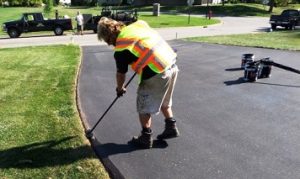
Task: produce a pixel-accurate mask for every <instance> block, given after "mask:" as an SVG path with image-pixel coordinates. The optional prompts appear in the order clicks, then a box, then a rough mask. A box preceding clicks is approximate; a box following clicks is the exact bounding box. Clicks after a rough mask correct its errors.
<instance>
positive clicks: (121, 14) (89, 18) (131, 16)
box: [82, 7, 138, 33]
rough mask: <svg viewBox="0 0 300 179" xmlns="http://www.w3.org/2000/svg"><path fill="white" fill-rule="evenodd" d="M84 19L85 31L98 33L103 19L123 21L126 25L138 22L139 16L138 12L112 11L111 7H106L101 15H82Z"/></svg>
mask: <svg viewBox="0 0 300 179" xmlns="http://www.w3.org/2000/svg"><path fill="white" fill-rule="evenodd" d="M82 15H83V19H84V26H83V28H84V30H93V31H94V32H95V33H97V24H98V22H99V20H100V19H101V18H102V17H109V18H112V19H114V20H117V21H122V22H124V23H125V24H126V25H128V24H130V23H133V22H135V21H137V19H138V14H137V11H136V10H131V11H118V10H114V11H113V10H111V9H110V8H109V7H104V8H103V9H102V10H101V13H100V15H97V16H93V15H92V14H82Z"/></svg>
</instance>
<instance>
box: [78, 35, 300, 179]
mask: <svg viewBox="0 0 300 179" xmlns="http://www.w3.org/2000/svg"><path fill="white" fill-rule="evenodd" d="M170 43H171V44H172V46H173V47H175V48H176V49H178V61H177V64H178V66H179V69H180V72H179V76H178V82H177V86H176V88H175V93H174V107H173V108H174V112H175V117H176V119H177V121H178V127H179V130H180V132H181V136H180V137H178V138H175V139H170V140H166V141H165V143H156V145H154V148H152V149H148V150H138V149H136V148H135V147H133V146H130V145H128V144H127V142H128V141H129V140H130V139H131V138H132V136H133V135H138V134H139V133H140V130H141V129H140V125H139V122H138V119H137V118H138V116H137V113H136V109H135V103H136V102H135V97H136V88H137V79H135V80H134V81H132V82H131V84H130V85H129V87H128V88H127V93H126V94H125V96H124V97H122V98H120V99H119V100H118V101H117V102H116V103H115V105H114V106H113V107H112V109H111V110H110V111H109V112H108V113H107V115H106V116H105V117H104V119H103V120H102V121H101V123H100V124H99V126H98V127H97V128H96V130H95V131H94V135H95V136H96V138H97V142H96V143H95V145H94V147H95V149H96V151H97V153H98V155H99V156H100V158H101V159H102V161H104V164H105V165H106V166H107V167H108V169H109V170H110V171H111V172H112V176H113V178H128V179H129V178H130V179H140V178H162V179H166V178H172V179H182V178H189V179H199V178H205V179H233V178H237V179H248V178H264V179H291V178H300V170H299V168H300V153H299V151H300V143H299V141H300V123H299V114H300V112H299V111H300V110H299V106H300V97H299V96H300V76H299V75H298V74H295V73H292V72H289V71H285V70H282V69H278V68H275V67H274V68H273V69H272V76H271V78H265V79H259V80H258V81H257V82H255V83H245V82H243V80H242V77H243V71H242V70H240V69H239V68H240V64H241V56H242V54H244V53H254V54H255V57H256V59H260V58H263V57H271V59H272V60H273V61H275V62H277V63H281V64H284V65H287V66H291V67H293V68H297V69H299V68H300V61H299V56H300V53H299V52H293V51H281V50H271V49H262V48H249V47H237V46H223V45H210V44H203V43H193V42H185V41H181V40H174V41H170ZM82 49H83V57H82V58H83V61H82V66H81V71H80V75H79V81H78V82H79V83H78V89H77V90H78V94H79V106H80V109H81V112H82V116H83V117H84V119H85V120H86V121H87V125H89V126H93V125H94V124H95V123H96V121H97V120H98V118H99V117H100V116H101V115H102V114H103V112H104V111H105V110H106V109H107V107H108V106H109V104H110V103H111V102H112V100H113V99H114V98H115V86H116V85H115V64H114V60H113V51H112V48H110V47H107V46H84V47H82ZM131 75H132V73H129V74H127V79H129V77H130V76H131ZM163 125H164V123H163V117H162V115H158V116H154V119H153V131H154V137H156V135H157V134H159V133H160V132H161V131H162V130H163V127H164V126H163Z"/></svg>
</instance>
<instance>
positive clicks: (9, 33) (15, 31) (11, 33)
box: [7, 28, 21, 38]
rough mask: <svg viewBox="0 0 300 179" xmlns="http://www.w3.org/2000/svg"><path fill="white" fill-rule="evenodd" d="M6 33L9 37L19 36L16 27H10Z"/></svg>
mask: <svg viewBox="0 0 300 179" xmlns="http://www.w3.org/2000/svg"><path fill="white" fill-rule="evenodd" d="M7 33H8V35H9V37H10V38H18V37H20V35H21V34H20V33H19V32H18V30H17V29H15V28H11V29H8V32H7Z"/></svg>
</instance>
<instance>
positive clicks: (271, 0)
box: [268, 0, 274, 13]
mask: <svg viewBox="0 0 300 179" xmlns="http://www.w3.org/2000/svg"><path fill="white" fill-rule="evenodd" d="M269 4H270V8H269V11H268V12H269V13H272V12H273V7H274V0H270V2H269Z"/></svg>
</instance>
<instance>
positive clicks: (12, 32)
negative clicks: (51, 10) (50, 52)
mask: <svg viewBox="0 0 300 179" xmlns="http://www.w3.org/2000/svg"><path fill="white" fill-rule="evenodd" d="M72 29H73V27H72V20H71V19H70V18H63V19H60V18H55V19H45V18H44V16H43V14H42V13H24V14H23V15H22V17H21V19H19V20H15V21H10V22H5V23H3V31H4V32H7V34H8V35H9V37H10V38H17V37H19V36H20V35H21V34H22V33H26V32H38V31H53V32H54V34H55V35H62V34H63V32H64V31H65V30H72Z"/></svg>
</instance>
